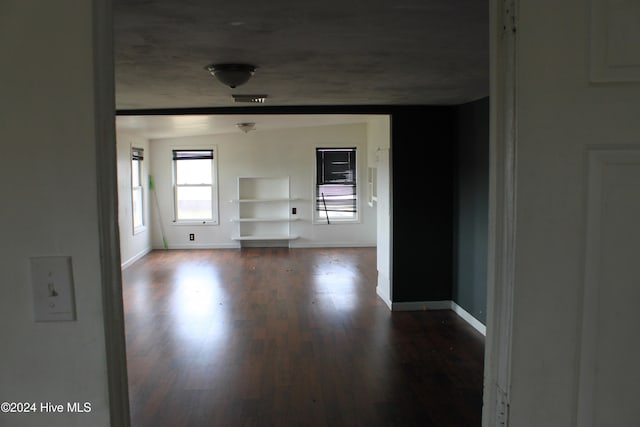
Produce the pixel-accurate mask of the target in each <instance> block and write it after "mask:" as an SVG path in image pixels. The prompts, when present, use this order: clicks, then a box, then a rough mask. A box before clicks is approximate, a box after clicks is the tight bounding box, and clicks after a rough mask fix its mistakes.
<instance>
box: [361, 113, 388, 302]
mask: <svg viewBox="0 0 640 427" xmlns="http://www.w3.org/2000/svg"><path fill="white" fill-rule="evenodd" d="M367 146H368V149H369V165H370V166H373V167H375V168H376V175H377V184H378V185H377V188H378V190H377V196H378V197H377V201H376V202H375V204H374V207H375V209H376V236H377V248H378V250H377V263H376V264H377V269H378V283H377V287H376V292H377V294H378V296H380V298H382V300H383V301H384V302H385V303H386V304H387V306H388V307H389V309H391V307H392V301H393V298H392V297H393V295H392V285H391V157H390V154H391V152H390V150H391V123H390V119H389V117H388V116H381V117H374V118H371V119H370V122H369V123H368V124H367Z"/></svg>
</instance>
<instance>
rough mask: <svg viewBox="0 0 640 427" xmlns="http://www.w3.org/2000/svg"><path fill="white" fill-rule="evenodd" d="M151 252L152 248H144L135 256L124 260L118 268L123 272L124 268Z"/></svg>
mask: <svg viewBox="0 0 640 427" xmlns="http://www.w3.org/2000/svg"><path fill="white" fill-rule="evenodd" d="M151 251H152V248H150V247H149V248H146V249H145V250H143V251H140V252H138V253H137V254H135V255H134V256H132V257H131V258H129V259H128V260H126V261H124V262H123V263H121V264H120V268H121V269H123V270H124V269H125V268H127V267H129V266H130V265H131V264H133V263H134V262H136V261H138V260H139V259H141V258H142V257H144V256H145V255H147V254H148V253H149V252H151Z"/></svg>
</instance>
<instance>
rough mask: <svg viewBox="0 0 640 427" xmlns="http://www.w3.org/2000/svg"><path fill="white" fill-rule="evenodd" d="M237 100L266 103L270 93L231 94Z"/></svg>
mask: <svg viewBox="0 0 640 427" xmlns="http://www.w3.org/2000/svg"><path fill="white" fill-rule="evenodd" d="M231 96H233V100H234V101H235V102H248V103H251V104H264V102H265V101H266V100H267V97H268V95H231Z"/></svg>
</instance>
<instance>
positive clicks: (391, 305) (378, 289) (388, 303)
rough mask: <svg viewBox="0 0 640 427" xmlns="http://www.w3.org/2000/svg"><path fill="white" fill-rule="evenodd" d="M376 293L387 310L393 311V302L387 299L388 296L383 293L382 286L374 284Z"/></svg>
mask: <svg viewBox="0 0 640 427" xmlns="http://www.w3.org/2000/svg"><path fill="white" fill-rule="evenodd" d="M376 294H378V296H379V297H380V299H381V300H382V301H383V302H384V303H385V304H386V305H387V307H389V310H391V311H393V303H392V302H391V300H390V299H389V296H387V295H384V292H383V291H382V288H381V287H380V286H376Z"/></svg>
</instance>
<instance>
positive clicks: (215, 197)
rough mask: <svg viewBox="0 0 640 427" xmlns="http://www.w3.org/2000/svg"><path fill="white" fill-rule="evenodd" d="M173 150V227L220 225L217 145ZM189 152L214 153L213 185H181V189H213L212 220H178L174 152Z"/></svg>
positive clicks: (174, 147) (174, 148)
mask: <svg viewBox="0 0 640 427" xmlns="http://www.w3.org/2000/svg"><path fill="white" fill-rule="evenodd" d="M170 150H171V180H172V187H173V221H172V222H171V225H174V226H185V225H187V226H203V225H204V226H211V225H219V224H220V217H219V212H220V209H219V205H220V201H219V196H218V195H219V191H218V146H217V145H184V146H172V147H170ZM176 150H177V151H189V150H211V151H212V152H213V159H211V162H212V168H213V171H212V173H211V181H212V182H211V185H209V184H187V185H180V187H211V204H212V205H213V206H212V210H211V216H212V218H211V219H178V197H177V191H178V185H177V184H176V162H175V160H173V152H174V151H176Z"/></svg>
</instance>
